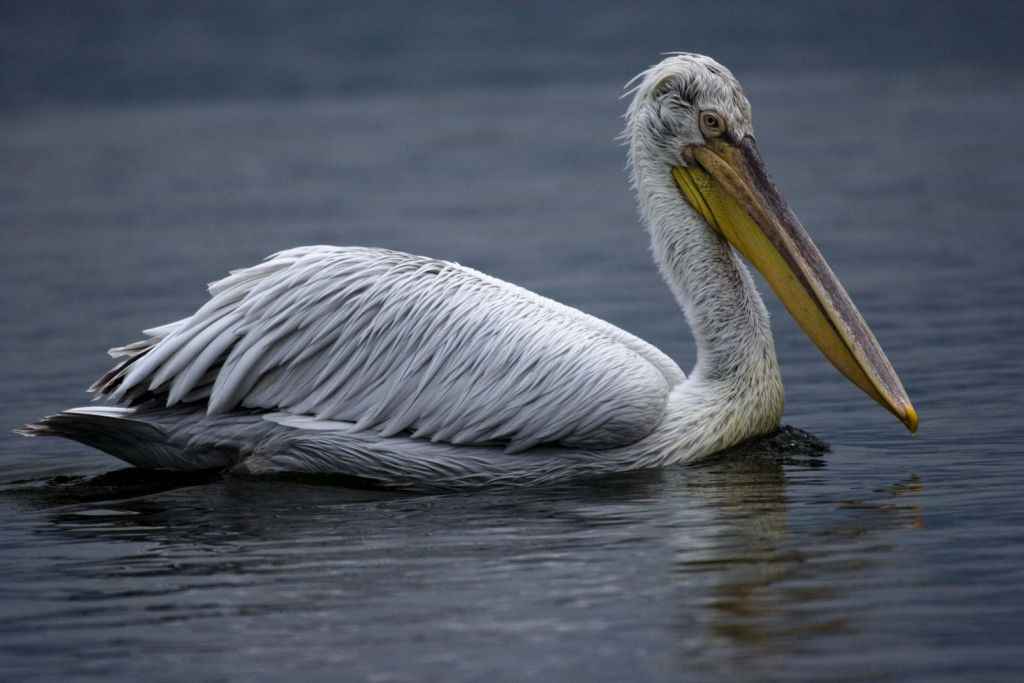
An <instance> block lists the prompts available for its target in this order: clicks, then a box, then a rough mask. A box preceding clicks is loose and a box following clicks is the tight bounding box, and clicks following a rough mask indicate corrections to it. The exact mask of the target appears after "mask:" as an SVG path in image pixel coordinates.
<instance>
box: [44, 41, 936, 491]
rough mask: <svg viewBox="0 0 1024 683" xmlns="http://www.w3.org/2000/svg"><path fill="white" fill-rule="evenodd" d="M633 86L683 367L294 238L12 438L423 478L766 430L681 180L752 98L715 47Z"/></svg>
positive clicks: (746, 303)
mask: <svg viewBox="0 0 1024 683" xmlns="http://www.w3.org/2000/svg"><path fill="white" fill-rule="evenodd" d="M638 79H639V81H638V83H639V84H638V85H637V86H636V88H635V89H634V98H633V102H632V104H631V106H630V109H629V111H628V113H627V130H626V137H627V139H628V144H629V158H630V165H631V169H632V174H633V185H634V188H635V189H636V193H637V199H638V204H639V207H640V212H641V216H642V218H643V219H644V221H645V223H646V225H647V227H648V230H649V231H650V233H651V240H652V250H653V253H654V257H655V260H656V262H657V264H658V266H659V268H660V270H661V272H662V274H663V276H664V277H665V279H666V281H667V283H668V284H669V286H670V288H671V289H672V291H673V293H674V294H675V295H676V297H677V299H678V300H679V302H680V305H681V306H682V308H683V310H684V311H685V313H686V316H687V318H688V320H689V322H690V324H691V327H692V328H693V331H694V335H695V338H696V341H697V347H698V361H697V365H696V367H695V368H694V371H693V372H692V373H691V376H690V377H689V378H686V377H685V376H684V374H683V372H682V371H681V370H680V369H679V367H678V366H677V365H676V364H675V363H674V362H673V361H672V360H671V359H669V358H668V357H666V356H665V355H664V354H663V353H661V352H660V351H658V350H657V349H655V348H654V347H652V346H651V345H649V344H647V343H646V342H644V341H642V340H640V339H638V338H637V337H635V336H633V335H631V334H629V333H627V332H624V331H622V330H620V329H618V328H616V327H614V326H612V325H610V324H608V323H606V322H603V321H601V320H598V319H596V318H593V317H591V316H589V315H586V314H584V313H582V312H580V311H577V310H574V309H571V308H568V307H566V306H563V305H561V304H558V303H556V302H554V301H551V300H549V299H546V298H544V297H541V296H538V295H536V294H533V293H531V292H529V291H526V290H524V289H521V288H519V287H516V286H514V285H511V284H508V283H506V282H502V281H500V280H496V279H494V278H491V277H488V276H486V275H484V274H482V273H479V272H477V271H474V270H472V269H470V268H466V267H463V266H460V265H458V264H455V263H450V262H446V261H438V260H434V259H429V258H425V257H420V256H412V255H409V254H403V253H398V252H393V251H387V250H383V249H366V248H356V247H349V248H342V247H326V246H317V247H301V248H297V249H292V250H289V251H285V252H281V253H279V254H275V255H273V256H271V257H270V258H268V259H267V260H266V261H265V262H263V263H261V264H259V265H256V266H254V267H251V268H247V269H244V270H239V271H236V272H234V273H232V274H231V275H230V276H228V277H226V278H224V279H223V280H220V281H218V282H215V283H213V284H212V285H211V286H210V295H211V297H210V300H209V302H208V303H207V304H206V305H205V306H203V307H202V308H200V309H199V310H198V311H197V312H196V313H195V314H194V315H192V316H190V317H188V318H185V319H184V320H181V321H178V322H176V323H172V324H169V325H165V326H163V327H160V328H156V329H153V330H149V331H147V334H149V335H150V338H149V339H146V340H144V341H141V342H137V343H134V344H131V345H128V346H125V347H121V348H118V349H113V350H112V352H111V353H112V354H113V355H115V356H120V357H124V360H123V361H122V362H121V363H120V364H119V365H118V366H116V367H115V368H114V369H112V370H111V371H110V372H109V373H107V375H106V376H104V377H103V378H101V379H100V380H99V381H98V382H97V383H96V384H95V385H94V386H93V390H95V391H96V392H97V393H98V394H99V395H100V396H104V397H107V398H110V399H113V400H114V401H116V402H121V403H127V404H129V405H130V406H133V408H78V409H74V410H70V411H65V412H63V413H60V414H58V415H55V416H51V417H49V418H45V419H43V420H41V421H40V422H38V423H35V424H33V425H29V426H28V427H27V428H26V430H25V433H27V434H30V435H35V434H52V435H59V436H64V437H68V438H72V439H76V440H78V441H81V442H83V443H87V444H90V445H93V446H96V447H98V448H100V449H102V450H105V451H107V452H109V453H111V454H113V455H115V456H117V457H119V458H121V459H123V460H125V461H127V462H129V463H132V464H135V465H138V466H142V467H151V468H168V469H198V468H211V467H221V468H231V469H232V471H234V472H238V473H250V474H261V473H276V472H312V473H329V474H341V475H347V476H351V477H357V478H360V479H363V480H368V481H370V482H373V483H376V484H378V485H384V486H394V487H402V488H412V489H436V488H451V487H459V486H481V485H493V484H536V483H544V482H550V481H557V480H562V479H566V478H569V477H575V476H583V475H591V474H599V473H607V472H617V471H626V470H632V469H638V468H646V467H656V466H662V465H666V464H670V463H677V462H687V461H692V460H695V459H698V458H701V457H704V456H706V455H708V454H711V453H713V452H715V451H718V450H721V449H723V448H726V447H728V446H731V445H733V444H735V443H737V442H739V441H741V440H743V439H745V438H748V437H750V436H753V435H757V434H762V433H765V432H768V431H771V430H772V429H774V428H775V427H776V426H777V424H778V421H779V418H780V416H781V413H782V402H783V393H782V383H781V378H780V374H779V369H778V365H777V362H776V358H775V350H774V346H773V342H772V337H771V331H770V328H769V325H768V319H767V312H766V311H765V308H764V305H763V303H762V301H761V298H760V296H759V295H758V294H757V292H756V290H755V288H754V286H753V283H752V280H751V278H750V275H749V273H748V271H747V270H746V268H745V267H744V265H743V264H742V263H741V262H740V260H739V257H738V256H737V254H736V252H735V251H734V250H733V248H732V247H731V246H730V245H729V243H728V242H727V241H726V240H725V239H723V237H722V235H721V234H719V232H718V230H719V228H717V227H716V228H715V229H712V228H711V226H710V224H709V223H708V220H707V216H708V215H709V214H708V213H707V212H706V210H705V211H702V210H699V207H698V208H695V206H694V205H692V204H691V202H692V201H693V200H689V201H688V199H687V198H686V197H684V194H683V193H682V192H680V188H681V186H680V185H679V184H678V183H677V181H676V180H675V179H674V176H673V169H676V171H678V170H679V168H687V167H693V166H694V162H693V161H692V159H691V158H689V157H688V156H687V155H688V154H690V152H687V150H692V149H694V148H695V147H694V146H695V145H711V144H712V143H713V142H714V140H712V137H714V136H713V135H712V136H710V137H709V133H708V131H707V130H706V129H705V125H710V123H711V119H704V120H700V121H699V120H698V117H702V116H706V114H704V113H703V112H707V111H713V112H715V116H716V117H717V119H718V121H719V122H720V123H722V124H723V125H725V126H727V127H728V130H729V132H730V135H732V136H733V138H730V139H734V142H735V144H737V145H738V144H740V142H739V141H741V140H743V139H749V136H750V135H751V126H750V109H749V104H748V103H747V101H746V98H745V97H744V96H743V93H742V91H741V90H740V88H739V84H738V83H736V81H735V79H733V77H732V75H731V74H730V73H729V72H728V71H727V70H726V69H725V68H724V67H722V66H720V65H718V64H717V63H716V62H714V61H713V60H711V59H709V58H707V57H701V56H697V55H676V56H673V57H670V58H668V59H666V60H665V61H663V62H662V63H661V64H658V65H656V66H655V67H652V68H651V69H650V70H648V71H646V72H645V73H643V74H641V76H639V77H638ZM757 160H758V161H759V158H758V159H757ZM768 183H769V184H770V181H768ZM771 191H774V186H772V190H771ZM699 201H700V202H703V201H704V200H703V199H701V200H699ZM709 201H712V200H709ZM704 208H705V209H707V207H706V206H705V207H704ZM793 220H794V221H795V218H794V219H793ZM773 286H774V285H773ZM851 305H852V304H851ZM802 324H803V323H802ZM900 390H901V391H902V388H901V389H900ZM907 405H908V406H909V402H908V403H907ZM914 419H915V421H916V416H915V417H914ZM915 425H916V422H915Z"/></svg>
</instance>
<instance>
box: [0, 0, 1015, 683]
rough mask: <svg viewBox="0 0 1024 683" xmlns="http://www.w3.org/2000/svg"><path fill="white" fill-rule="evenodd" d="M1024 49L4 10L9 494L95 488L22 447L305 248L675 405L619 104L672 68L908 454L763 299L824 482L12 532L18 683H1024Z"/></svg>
mask: <svg viewBox="0 0 1024 683" xmlns="http://www.w3.org/2000/svg"><path fill="white" fill-rule="evenodd" d="M1022 26H1024V4H1022V3H1019V2H1012V1H1008V2H996V1H993V2H978V1H975V2H942V1H931V2H923V1H922V2H914V1H908V2H858V1H854V0H834V1H825V2H810V1H808V2H771V3H766V2H745V1H742V0H737V1H730V0H718V1H715V2H701V1H691V2H629V3H590V2H515V3H503V2H502V3H489V2H437V3H434V2H431V3H425V2H373V3H347V2H326V1H323V2H314V1H310V2H271V1H266V2H260V1H252V2H236V1H217V2H214V1H210V2H201V1H200V2H187V3H186V2H161V1H155V0H132V1H127V0H125V1H122V2H112V1H99V0H97V1H90V2H74V1H68V2H59V1H52V0H35V1H31V2H30V1H22V2H12V1H8V0H2V1H0V239H2V242H0V321H2V328H0V378H2V380H3V383H4V391H3V392H2V393H0V427H3V429H0V432H3V433H4V435H3V436H0V458H2V463H3V465H2V471H3V476H2V479H3V482H4V485H5V486H7V487H13V488H14V489H17V490H19V491H20V490H21V489H23V488H25V487H26V486H27V487H29V488H40V489H41V490H43V491H50V489H52V488H53V486H55V485H56V484H54V482H63V481H66V479H61V478H62V477H63V478H68V477H71V478H74V477H79V476H85V475H98V474H101V473H104V472H108V471H110V470H112V469H115V468H117V466H118V465H117V463H115V462H114V461H112V460H111V459H110V458H109V457H107V456H104V455H102V454H99V453H95V452H92V451H90V450H88V449H85V448H83V447H80V446H77V445H75V444H71V443H64V442H59V441H56V440H54V441H42V440H36V441H32V442H26V441H25V440H23V439H21V438H20V437H16V436H14V435H12V434H10V433H9V430H10V429H13V428H14V427H16V426H18V425H20V424H22V423H24V422H26V421H29V420H32V419H35V418H37V417H39V416H41V415H45V414H48V413H52V412H54V411H55V410H58V409H61V408H65V407H69V406H73V405H78V404H81V403H85V402H87V401H88V400H89V397H88V396H87V395H86V394H85V392H84V388H85V387H87V386H88V385H89V384H90V383H91V382H92V381H93V379H94V378H96V377H97V376H99V375H100V374H102V373H103V372H104V371H105V370H106V369H107V368H108V367H109V363H110V360H109V359H108V358H107V357H106V355H105V353H104V352H105V350H106V349H107V348H109V347H111V346H115V345H120V344H123V343H127V342H130V341H133V340H135V339H138V338H139V337H140V334H141V330H142V329H144V328H147V327H152V326H155V325H159V324H162V323H165V322H168V321H171V320H176V319H179V318H181V317H184V316H186V315H188V314H189V313H191V312H192V311H193V310H194V309H195V308H196V307H197V306H199V305H201V304H202V302H203V301H204V299H205V292H204V283H206V282H208V281H211V280H214V279H217V278H220V277H222V276H223V275H224V274H225V273H226V272H227V271H228V270H230V269H232V268H239V267H244V266H247V265H250V264H253V263H255V262H257V261H258V260H259V259H261V258H263V257H264V256H266V255H268V254H270V253H272V252H273V251H275V250H279V249H284V248H287V247H291V246H296V245H301V244H313V243H328V244H362V245H373V246H383V247H388V248H392V249H398V250H403V251H409V252H414V253H422V254H427V255H431V256H436V257H441V258H448V259H453V260H457V261H460V262H462V263H464V264H466V265H469V266H472V267H474V268H478V269H481V270H484V271H486V272H489V273H490V274H492V275H495V276H497V277H501V278H504V279H507V280H510V281H512V282H515V283H517V284H520V285H523V286H525V287H528V288H530V289H533V290H535V291H538V292H540V293H542V294H544V295H547V296H550V297H552V298H555V299H558V300H560V301H562V302H564V303H567V304H569V305H572V306H576V307H578V308H581V309H583V310H585V311H587V312H588V313H591V314H594V315H597V316H599V317H602V318H605V319H607V320H609V321H611V322H613V323H615V324H617V325H619V326H621V327H623V328H625V329H627V330H629V331H630V332H633V333H635V334H637V335H638V336H640V337H642V338H645V339H647V340H648V341H650V342H652V343H654V344H656V345H657V346H659V347H660V348H662V349H664V350H665V351H666V352H668V353H669V354H670V355H672V356H673V357H674V358H676V359H677V360H678V361H679V363H680V365H681V366H682V367H683V368H684V369H687V368H689V367H690V366H691V365H692V362H693V346H692V341H691V339H690V337H689V333H688V331H687V328H686V325H685V322H684V320H683V318H682V316H681V315H680V313H679V310H678V307H677V306H676V304H675V302H674V301H673V300H672V298H671V296H670V294H669V292H668V291H667V289H666V288H665V286H664V285H663V283H662V282H661V281H660V279H659V277H658V275H657V273H656V271H655V269H654V267H653V265H652V263H651V260H650V256H649V253H648V247H647V237H646V236H645V235H644V234H643V232H642V229H641V227H640V226H639V223H638V221H637V218H636V212H635V208H634V205H633V199H632V196H631V193H630V190H629V188H628V182H627V174H626V172H625V170H624V166H625V151H624V149H623V148H622V146H621V143H620V142H619V141H617V140H616V136H617V135H618V134H619V132H620V130H621V127H622V120H621V115H622V112H623V111H624V109H625V106H626V102H625V101H624V100H622V99H621V97H622V95H623V92H624V90H623V86H624V85H625V83H626V82H627V81H629V79H630V78H632V77H633V76H634V75H635V74H637V73H638V72H640V71H641V70H643V69H644V68H646V67H647V66H650V65H651V64H653V63H655V62H657V61H658V60H660V59H661V56H662V55H663V54H664V53H666V52H672V51H688V52H700V53H705V54H708V55H710V56H712V57H714V58H715V59H717V60H718V61H720V62H721V63H723V64H725V65H726V66H728V67H729V68H730V69H731V70H732V71H733V72H734V74H735V75H736V76H737V77H738V78H739V80H740V81H741V83H742V84H743V85H744V88H745V91H746V93H747V95H748V97H749V99H750V100H751V102H752V104H753V108H754V125H755V130H756V132H757V135H758V140H759V142H758V144H759V147H760V149H761V151H762V154H763V155H764V157H765V160H766V162H767V164H768V167H769V169H770V170H771V172H772V173H773V175H774V177H775V180H776V181H777V183H778V184H779V186H780V187H781V189H782V191H783V194H784V195H786V197H787V198H788V200H789V202H790V204H791V205H792V207H793V208H794V210H795V211H796V213H797V214H798V215H799V216H800V218H801V220H802V222H803V223H804V225H805V226H806V227H807V229H808V231H809V232H810V234H811V235H812V236H813V237H814V239H815V241H816V242H817V244H818V245H819V247H820V248H821V250H822V252H823V253H824V254H825V256H826V257H827V258H828V259H829V261H830V263H831V265H832V267H833V269H834V270H835V271H836V272H837V274H838V275H839V277H840V279H841V280H842V281H843V283H844V284H845V285H846V287H847V289H848V290H849V291H850V293H851V295H852V297H853V299H854V301H856V302H857V304H858V306H859V307H860V309H861V311H862V312H863V314H864V316H865V318H866V319H867V321H868V322H869V323H870V324H871V326H872V328H873V329H874V331H875V333H876V335H877V336H878V338H879V340H880V341H881V342H882V346H883V347H884V348H885V349H886V351H887V352H888V354H889V356H890V358H891V359H892V361H893V364H894V366H895V367H896V369H897V370H898V371H899V374H900V376H901V378H902V379H903V382H904V384H905V385H906V387H907V390H908V392H909V394H910V396H911V398H912V399H913V400H914V403H915V407H916V408H917V410H918V412H919V413H920V415H921V421H922V422H921V424H922V426H921V432H920V434H919V436H918V437H917V438H916V439H911V438H909V437H908V436H907V435H906V433H905V431H904V429H903V427H902V426H901V425H900V424H899V423H898V422H897V421H896V420H894V419H893V418H892V417H891V416H890V415H888V414H886V413H885V412H884V411H883V410H881V409H880V408H878V406H876V405H875V404H874V403H873V402H871V401H870V399H868V398H867V397H865V396H863V395H862V394H860V393H859V391H858V390H857V389H856V388H854V387H852V386H851V385H849V384H848V383H847V382H845V381H844V380H843V379H842V378H841V377H840V376H839V375H838V374H837V373H836V372H835V371H834V370H833V369H832V368H831V366H829V365H828V363H827V362H826V361H825V360H824V359H823V358H822V357H821V356H820V354H819V353H818V352H817V350H816V349H814V347H813V346H812V345H811V344H810V343H809V342H808V341H807V340H806V338H805V337H804V336H803V334H802V333H801V332H800V331H799V329H798V328H797V327H796V326H795V324H793V323H792V322H791V321H790V320H789V318H788V316H786V314H785V312H784V311H783V310H782V308H781V306H780V305H779V304H778V302H777V301H776V300H775V299H774V297H772V296H771V295H770V293H768V295H767V296H766V300H767V303H768V306H769V308H770V310H771V311H772V313H773V328H774V330H775V333H776V337H777V345H778V350H779V355H780V359H781V362H782V367H783V374H784V378H785V381H786V387H787V410H786V416H785V421H786V422H787V423H790V424H793V425H796V426H798V427H801V428H803V429H807V430H809V431H811V432H813V433H814V434H816V435H817V436H819V437H821V438H822V439H824V440H826V441H827V442H829V443H830V444H831V446H832V451H831V453H830V454H829V455H828V456H827V458H825V459H824V460H821V459H816V460H813V462H812V464H808V462H806V461H800V462H790V461H786V462H785V463H782V464H780V463H779V462H774V461H773V463H771V464H767V465H766V464H764V463H762V464H761V465H758V467H757V468H755V471H754V472H753V473H750V472H747V473H740V474H737V473H736V472H734V471H732V470H722V469H715V468H712V469H707V468H704V469H701V468H694V469H692V470H681V471H678V472H675V473H671V474H666V475H665V477H666V478H665V479H659V478H657V476H656V475H653V474H652V475H651V477H649V478H647V479H642V480H640V481H639V483H637V481H636V480H631V481H632V483H630V482H620V483H618V484H610V485H608V486H607V487H606V488H600V487H598V488H596V489H589V488H586V489H581V488H571V487H570V488H567V489H564V490H558V491H547V492H540V493H536V494H534V493H523V494H521V495H520V496H516V495H513V494H503V495H501V496H498V495H495V496H486V495H482V496H479V497H476V498H474V497H437V498H436V499H416V500H411V499H401V500H400V502H397V503H396V502H393V501H392V502H387V501H384V502H382V501H381V500H380V499H377V498H373V499H372V500H371V501H370V502H367V500H364V499H361V498H358V496H356V494H354V493H345V492H344V491H339V490H333V489H329V488H327V489H324V488H302V489H299V490H296V489H294V488H288V486H287V485H284V484H280V485H277V486H274V485H270V484H267V485H266V486H265V487H263V488H259V487H255V488H247V489H244V490H238V489H233V488H231V487H230V486H224V485H216V484H211V485H210V486H205V487H196V488H188V489H182V490H178V491H174V492H170V493H162V494H152V495H141V496H137V497H133V496H130V495H127V494H121V497H126V498H130V500H126V501H122V502H119V503H111V502H109V501H106V500H103V501H100V502H95V501H91V500H90V501H86V500H81V499H77V498H72V499H70V500H64V499H61V502H60V503H59V504H54V503H53V502H52V500H51V499H50V498H45V497H44V498H45V499H44V501H43V502H40V501H39V500H37V498H35V497H30V500H29V502H25V500H24V499H23V498H19V497H12V496H8V495H5V496H2V497H0V509H3V510H4V515H3V519H4V520H5V521H3V522H0V548H3V549H4V552H3V553H0V555H2V556H3V557H2V559H0V576H4V577H5V585H3V586H0V615H2V616H3V619H0V636H2V638H0V641H4V643H5V644H4V645H0V662H2V663H3V664H4V665H5V670H6V671H8V672H10V675H12V676H18V677H19V678H20V679H22V680H29V679H32V678H38V679H40V680H50V679H52V680H62V679H67V678H69V677H75V678H81V677H89V676H94V677H97V678H103V679H104V680H109V679H110V678H112V677H113V678H118V677H124V678H129V679H130V678H131V677H133V676H135V677H142V676H152V675H154V674H157V675H168V676H171V677H174V678H179V679H180V678H183V677H186V676H194V675H197V672H205V673H209V672H210V671H216V672H219V674H220V675H221V676H222V677H223V678H224V679H225V680H227V679H231V678H236V677H242V678H245V679H246V680H255V679H258V678H259V676H260V675H263V676H264V677H267V678H268V680H269V679H270V677H269V675H268V674H267V672H268V671H273V670H274V666H275V665H277V664H279V663H280V662H281V661H289V662H291V664H292V665H293V666H294V667H295V668H296V670H297V671H300V672H303V673H304V675H305V676H307V677H311V678H317V677H320V678H327V677H330V673H331V672H332V671H335V672H336V671H337V669H335V668H332V667H337V666H339V665H343V666H344V667H347V668H346V669H345V670H346V671H351V672H354V674H358V675H361V676H366V677H374V676H376V677H377V678H378V679H379V680H420V679H421V678H422V676H423V675H425V674H424V671H426V672H427V674H426V675H432V676H435V677H437V678H439V679H442V678H443V679H444V680H479V679H480V677H482V676H487V677H491V678H493V677H495V676H498V677H499V678H500V677H501V676H502V675H507V674H508V672H509V671H518V672H519V673H522V674H523V676H522V677H519V678H520V679H521V678H525V677H527V674H528V675H532V676H535V677H541V678H545V677H546V678H549V679H557V677H558V676H563V680H564V679H565V678H564V677H565V676H570V677H571V676H576V677H586V678H587V679H588V680H611V679H617V680H652V679H659V680H682V679H687V678H691V677H692V678H695V679H700V678H702V677H703V678H704V679H706V678H708V677H711V678H722V677H730V678H735V677H737V676H739V677H741V678H742V677H753V678H768V679H771V678H773V676H774V677H777V678H778V679H779V680H798V679H801V678H805V679H808V680H821V679H823V678H831V677H835V676H840V675H842V674H840V673H837V671H838V669H837V668H836V667H839V666H841V667H842V671H846V672H850V676H851V678H853V679H856V680H864V679H868V678H872V679H879V680H911V679H914V678H918V679H920V680H942V679H958V678H960V679H963V680H969V679H971V678H972V677H973V676H976V675H980V674H983V677H984V678H985V679H986V680H997V679H1000V678H1003V679H1005V680H1019V679H1018V678H1017V677H1018V676H1019V675H1020V674H1021V662H1020V656H1019V653H1020V647H1021V645H1022V641H1021V634H1022V633H1024V621H1022V618H1021V615H1020V614H1019V610H1017V606H1019V605H1020V604H1021V602H1022V601H1024V594H1022V588H1021V586H1022V576H1021V570H1020V567H1022V566H1024V554H1022V553H1024V547H1022V544H1024V536H1022V533H1024V532H1022V529H1024V517H1022V510H1021V508H1020V505H1019V493H1020V490H1021V488H1020V487H1021V485H1024V475H1022V465H1021V464H1020V463H1021V460H1020V457H1019V456H1020V453H1021V450H1022V449H1021V444H1022V433H1021V414H1022V409H1024V401H1022V399H1021V390H1020V388H1021V386H1022V385H1024V364H1022V360H1021V356H1020V348H1019V347H1020V339H1021V337H1022V335H1024V319H1022V315H1021V312H1022V311H1024V259H1022V258H1021V256H1020V254H1021V247H1022V242H1021V234H1022V232H1021V228H1022V225H1021V223H1022V220H1021V219H1022V216H1024V136H1022V132H1024V131H1022V126H1021V121H1022V118H1021V111H1024V41H1022V40H1021V27H1022ZM762 291H765V292H767V290H766V289H765V288H763V287H762ZM825 463H827V469H825V470H822V469H821V468H822V467H824V466H825ZM5 490H6V489H5ZM12 495H13V494H12ZM352 496H356V497H354V498H353V497H352ZM897 498H898V500H897ZM581 499H582V501H584V502H581ZM389 500H390V499H389ZM12 501H13V502H12ZM581 506H582V508H583V510H584V512H582V513H581V512H580V509H581ZM396 520H397V521H396ZM467 538H468V539H472V540H471V541H467V540H466V539H467ZM527 539H529V540H527ZM467 543H470V545H469V546H467V545H466V544H467ZM225 556H230V557H232V558H235V559H234V560H233V561H231V562H225V561H224V560H223V558H224V557H225ZM304 557H305V558H313V559H312V560H310V562H308V563H305V564H304V563H303V562H302V559H301V558H304ZM430 563H434V564H430ZM323 568H327V569H323ZM439 577H444V578H443V579H441V578H439ZM382 586H383V588H382ZM382 591H383V592H382ZM409 605H413V606H415V609H412V608H410V607H409ZM467 605H472V606H473V609H469V608H467V607H466V606H467ZM154 614H158V615H159V616H158V617H154V616H153V615H154ZM226 634H229V635H226ZM300 636H301V637H300ZM239 652H242V653H244V654H243V656H238V653H239ZM181 653H188V654H189V656H190V657H192V659H188V658H182V657H180V656H179V655H180V654H181ZM140 655H144V656H140ZM190 662H191V663H190ZM424 662H427V664H424ZM524 662H525V664H524ZM425 666H426V667H427V668H425V669H424V668H423V667H425ZM517 667H525V668H518V669H517ZM770 672H776V673H775V674H772V673H770ZM332 680H333V678H332Z"/></svg>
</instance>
